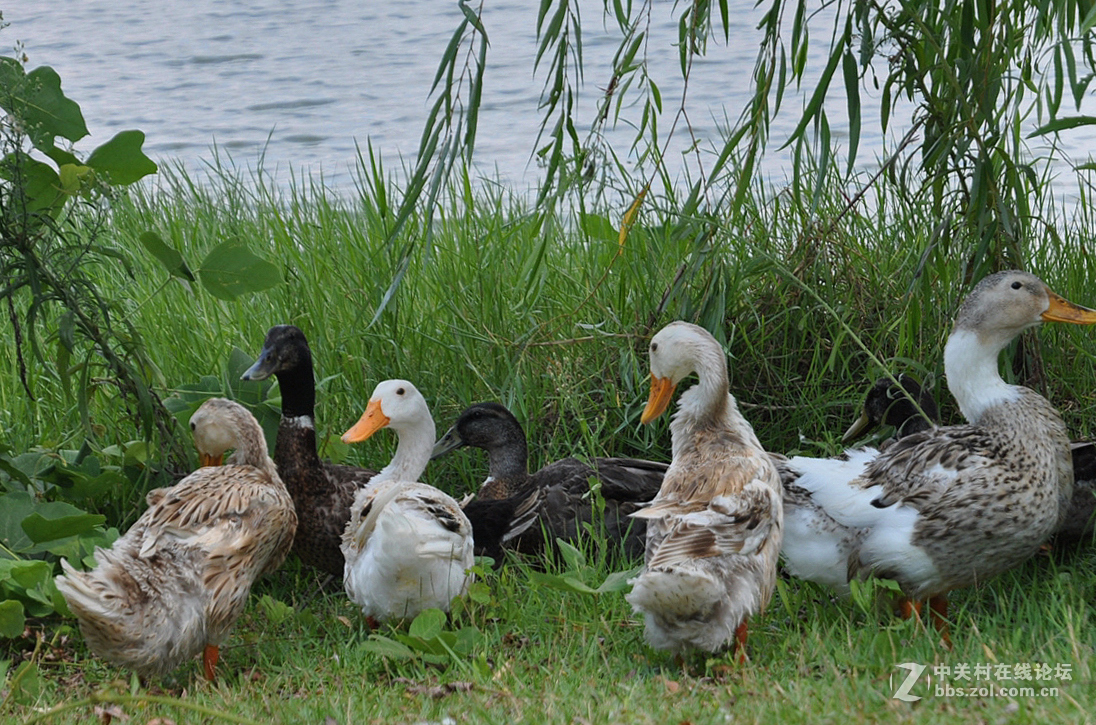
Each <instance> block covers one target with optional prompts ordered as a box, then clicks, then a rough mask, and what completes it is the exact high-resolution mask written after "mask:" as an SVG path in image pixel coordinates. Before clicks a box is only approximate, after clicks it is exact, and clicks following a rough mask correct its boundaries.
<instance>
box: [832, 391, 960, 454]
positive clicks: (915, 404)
mask: <svg viewBox="0 0 1096 725" xmlns="http://www.w3.org/2000/svg"><path fill="white" fill-rule="evenodd" d="M939 422H940V409H939V408H938V407H937V405H936V399H935V398H933V397H932V392H931V391H930V390H929V389H928V388H926V387H925V386H923V385H921V381H920V380H918V379H917V378H915V377H914V376H912V375H909V374H908V373H898V375H895V376H893V377H891V376H886V375H885V376H883V377H881V378H879V379H878V380H876V381H875V382H874V383H873V384H872V386H871V388H870V389H869V390H868V393H867V395H866V396H864V405H863V408H862V409H861V412H860V417H859V418H857V419H856V420H855V421H854V422H853V424H852V425H851V426H849V428H848V430H846V431H845V434H844V435H843V436H841V442H842V443H850V442H852V441H854V440H855V439H856V437H857V436H860V435H863V434H865V433H869V432H871V431H872V430H874V429H875V428H878V427H879V426H890V427H891V428H893V429H894V435H893V437H891V438H889V439H887V440H885V441H882V442H881V443H880V444H879V445H878V448H879V449H880V450H883V449H885V448H886V447H887V446H888V445H890V444H891V443H892V442H894V441H895V440H898V439H899V438H902V437H903V436H907V435H910V434H913V433H920V432H921V431H925V430H929V429H930V428H932V427H933V426H935V425H937V424H938V423H939Z"/></svg>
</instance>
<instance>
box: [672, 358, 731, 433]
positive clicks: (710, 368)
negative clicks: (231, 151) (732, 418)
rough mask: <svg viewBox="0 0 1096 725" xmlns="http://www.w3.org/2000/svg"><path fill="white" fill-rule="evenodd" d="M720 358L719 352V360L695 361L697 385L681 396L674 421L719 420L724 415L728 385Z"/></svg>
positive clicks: (704, 359)
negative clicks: (678, 419) (682, 419)
mask: <svg viewBox="0 0 1096 725" xmlns="http://www.w3.org/2000/svg"><path fill="white" fill-rule="evenodd" d="M722 357H723V355H722V351H721V352H720V355H719V359H717V358H708V357H705V358H702V359H700V360H698V361H697V365H696V375H697V383H696V385H694V386H692V387H691V388H689V389H688V390H686V391H685V392H684V393H682V394H681V399H680V401H679V402H678V412H677V415H675V416H674V417H675V419H676V418H684V419H688V420H692V421H702V420H721V419H722V418H723V417H724V416H725V415H726V413H727V406H728V402H729V400H730V398H729V389H730V383H729V381H728V379H727V363H726V360H724V359H722Z"/></svg>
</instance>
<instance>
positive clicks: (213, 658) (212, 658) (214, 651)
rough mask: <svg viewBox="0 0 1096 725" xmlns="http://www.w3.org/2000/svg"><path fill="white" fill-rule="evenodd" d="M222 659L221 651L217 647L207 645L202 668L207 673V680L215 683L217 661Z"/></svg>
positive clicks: (203, 654)
mask: <svg viewBox="0 0 1096 725" xmlns="http://www.w3.org/2000/svg"><path fill="white" fill-rule="evenodd" d="M220 658H221V650H220V649H218V647H217V645H215V644H207V645H206V646H205V651H204V652H202V667H203V669H204V671H205V678H206V679H207V680H209V681H210V682H213V680H214V678H215V677H216V674H215V670H216V667H217V660H219V659H220Z"/></svg>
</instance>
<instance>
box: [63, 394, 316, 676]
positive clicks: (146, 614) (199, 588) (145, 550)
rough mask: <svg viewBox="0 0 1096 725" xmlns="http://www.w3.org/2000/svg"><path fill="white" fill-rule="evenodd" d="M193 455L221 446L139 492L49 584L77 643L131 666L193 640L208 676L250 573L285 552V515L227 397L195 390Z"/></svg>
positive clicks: (158, 670) (248, 420)
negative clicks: (112, 528) (141, 507)
mask: <svg viewBox="0 0 1096 725" xmlns="http://www.w3.org/2000/svg"><path fill="white" fill-rule="evenodd" d="M190 427H191V429H192V430H193V431H194V442H195V444H196V446H197V447H198V451H199V453H200V455H201V456H202V458H203V461H217V460H219V459H220V458H221V457H222V455H223V454H224V452H225V451H226V450H227V449H229V448H235V452H234V453H233V454H232V456H231V457H230V458H229V460H228V465H225V466H218V467H205V468H200V469H198V470H197V471H195V472H194V473H191V474H190V475H189V476H187V477H186V478H184V479H183V480H182V481H180V482H179V483H177V484H176V485H174V486H172V487H170V488H160V489H155V490H153V491H150V492H149V494H148V504H149V507H148V509H147V510H146V511H145V512H144V514H142V515H141V518H139V519H138V520H137V522H136V523H135V524H133V526H132V527H130V529H129V531H127V532H126V533H125V535H124V536H122V537H121V538H120V539H118V540H117V541H116V542H114V545H113V546H112V547H111V548H110V549H96V552H95V558H96V560H97V561H98V566H97V567H96V568H95V569H93V570H91V571H86V572H84V571H77V570H76V569H74V568H73V567H72V566H70V565H69V564H68V562H67V561H62V562H61V565H62V568H63V569H64V572H65V573H64V575H63V576H59V577H57V580H56V582H57V588H58V590H59V591H60V592H61V594H62V595H63V596H64V597H65V601H67V602H68V605H69V609H71V610H72V613H73V614H74V615H76V618H77V619H78V620H79V623H80V631H81V632H83V635H84V638H85V639H86V640H87V643H88V647H89V648H90V649H91V650H92V651H93V652H94V653H95V654H97V655H99V656H100V657H102V658H103V659H105V660H108V661H110V662H113V663H115V664H118V665H122V666H123V667H128V668H129V669H132V670H134V671H135V672H137V673H138V674H139V675H141V676H142V677H148V676H154V675H164V674H167V673H169V672H171V671H172V670H174V669H175V668H176V667H178V666H179V665H180V664H181V663H183V662H185V661H186V660H188V659H190V658H192V657H194V656H196V655H197V654H198V653H199V652H203V663H204V670H205V675H206V677H207V678H208V679H210V680H212V679H213V677H214V667H215V665H216V663H217V658H218V652H219V650H218V645H219V644H220V643H221V642H223V641H224V639H225V638H226V637H227V636H228V633H229V631H230V630H231V629H232V626H233V625H234V624H235V622H236V619H237V618H238V617H239V616H240V613H241V612H242V611H243V609H244V606H245V604H246V603H247V596H248V593H249V592H250V590H251V585H252V583H253V582H254V581H255V580H256V579H257V578H258V577H259V576H261V575H263V574H266V573H268V572H270V571H273V570H274V569H276V568H277V567H278V566H280V565H281V563H282V562H283V561H284V560H285V557H286V555H287V554H288V553H289V548H290V546H291V545H292V543H293V532H294V529H295V528H296V525H297V517H296V514H295V513H294V510H293V502H292V500H291V499H290V498H289V494H288V493H287V492H286V490H285V486H284V485H283V484H282V482H281V480H280V479H279V478H278V473H277V470H276V469H275V467H274V462H273V461H271V460H270V458H269V457H268V456H267V453H266V441H265V440H264V439H263V432H262V429H261V428H260V427H259V424H258V423H257V422H256V421H255V419H254V418H253V417H252V416H251V414H250V413H249V412H248V411H247V410H246V409H244V408H243V407H242V406H240V405H239V404H237V403H234V402H231V401H228V400H224V399H221V398H214V399H211V400H207V401H206V402H205V403H203V404H202V406H201V407H200V408H198V410H197V411H196V412H195V413H194V415H193V416H192V417H191V419H190Z"/></svg>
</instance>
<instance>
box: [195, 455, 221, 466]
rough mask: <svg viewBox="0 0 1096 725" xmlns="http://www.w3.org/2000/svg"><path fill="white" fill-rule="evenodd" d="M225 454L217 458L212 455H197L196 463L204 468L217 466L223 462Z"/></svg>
mask: <svg viewBox="0 0 1096 725" xmlns="http://www.w3.org/2000/svg"><path fill="white" fill-rule="evenodd" d="M224 457H225V454H224V453H222V454H221V455H219V456H215V455H213V454H212V453H199V454H198V461H199V463H200V465H202V466H203V467H204V466H219V465H221V462H222V461H223V460H224Z"/></svg>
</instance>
